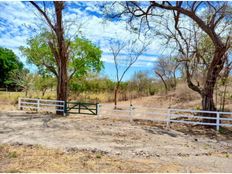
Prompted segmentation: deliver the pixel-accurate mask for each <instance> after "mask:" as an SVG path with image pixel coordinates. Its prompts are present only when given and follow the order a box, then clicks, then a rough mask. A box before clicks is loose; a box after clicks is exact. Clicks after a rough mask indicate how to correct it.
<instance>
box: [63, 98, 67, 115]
mask: <svg viewBox="0 0 232 174" xmlns="http://www.w3.org/2000/svg"><path fill="white" fill-rule="evenodd" d="M64 116H67V101H64Z"/></svg>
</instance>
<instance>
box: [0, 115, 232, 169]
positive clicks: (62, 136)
mask: <svg viewBox="0 0 232 174" xmlns="http://www.w3.org/2000/svg"><path fill="white" fill-rule="evenodd" d="M197 130H198V129H197ZM15 143H17V144H33V145H42V146H43V147H45V148H52V149H59V150H61V151H64V152H69V153H70V152H73V153H74V152H76V151H86V153H89V152H94V153H101V154H104V158H107V159H109V158H110V160H111V161H112V163H109V166H112V165H110V164H113V163H114V162H113V161H117V162H115V163H118V164H120V165H119V166H120V167H118V168H113V167H108V170H105V168H104V167H103V168H101V165H99V164H98V166H99V168H98V170H89V171H95V172H104V171H107V172H125V171H126V172H232V166H231V163H232V140H231V137H230V136H229V137H223V136H222V135H217V134H216V133H215V134H214V136H206V135H205V133H202V134H198V133H196V135H194V134H189V133H186V132H185V131H183V130H182V131H180V129H176V130H175V126H174V125H173V129H171V130H166V129H165V126H164V125H162V124H156V123H152V124H149V123H142V122H137V121H133V122H129V121H126V120H121V119H113V118H108V117H104V116H101V117H97V116H90V115H89V116H86V115H78V116H69V117H66V118H64V117H56V116H52V115H43V114H25V113H24V112H8V113H7V112H1V113H0V144H15ZM11 148H12V147H11ZM13 148H14V147H13ZM104 158H103V159H104ZM0 159H1V158H0ZM90 159H92V158H90ZM113 159H114V160H113ZM92 160H93V161H95V160H98V159H95V158H94V159H92ZM2 161H4V160H0V164H1V162H2ZM103 161H104V160H103ZM95 162H96V161H95ZM67 165H71V164H70V163H67ZM102 165H103V166H104V164H102ZM127 166H130V167H129V169H130V170H129V169H128V170H125V167H127ZM133 166H135V167H133ZM105 167H106V166H105ZM120 168H122V169H124V170H120ZM101 169H102V170H101ZM103 169H104V170H103ZM132 169H134V170H132ZM5 171H7V170H5ZM23 171H26V172H30V171H33V170H23ZM37 171H39V170H37ZM41 171H44V170H43V169H41ZM48 171H49V172H58V171H59V170H58V169H53V170H48ZM71 171H75V172H80V171H88V170H87V169H86V170H80V169H79V170H78V168H74V169H73V170H71Z"/></svg>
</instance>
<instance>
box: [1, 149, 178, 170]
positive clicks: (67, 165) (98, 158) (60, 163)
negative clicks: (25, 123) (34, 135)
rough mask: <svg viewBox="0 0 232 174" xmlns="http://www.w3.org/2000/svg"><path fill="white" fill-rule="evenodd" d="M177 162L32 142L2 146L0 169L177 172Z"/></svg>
mask: <svg viewBox="0 0 232 174" xmlns="http://www.w3.org/2000/svg"><path fill="white" fill-rule="evenodd" d="M180 169H181V166H180V165H177V164H163V165H159V164H157V163H156V162H155V161H151V160H146V159H144V160H142V159H140V160H125V159H124V160H122V159H120V158H118V157H116V156H108V155H106V154H103V153H100V152H90V151H80V150H76V149H70V150H68V151H65V152H64V151H62V150H57V149H48V148H44V147H41V146H32V145H1V146H0V172H7V173H8V172H9V173H15V172H57V173H58V172H132V173H134V172H178V171H180Z"/></svg>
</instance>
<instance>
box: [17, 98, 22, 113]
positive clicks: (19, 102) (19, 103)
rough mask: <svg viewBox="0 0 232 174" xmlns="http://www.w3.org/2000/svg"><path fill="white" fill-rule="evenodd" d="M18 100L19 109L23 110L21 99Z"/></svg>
mask: <svg viewBox="0 0 232 174" xmlns="http://www.w3.org/2000/svg"><path fill="white" fill-rule="evenodd" d="M18 100H19V101H18V109H19V110H22V108H21V98H19V99H18Z"/></svg>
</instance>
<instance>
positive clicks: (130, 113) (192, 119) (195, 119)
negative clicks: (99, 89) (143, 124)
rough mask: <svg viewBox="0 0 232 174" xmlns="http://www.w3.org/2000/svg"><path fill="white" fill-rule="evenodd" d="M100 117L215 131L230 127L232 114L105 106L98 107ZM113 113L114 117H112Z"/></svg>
mask: <svg viewBox="0 0 232 174" xmlns="http://www.w3.org/2000/svg"><path fill="white" fill-rule="evenodd" d="M100 111H101V112H100V115H104V116H107V115H108V116H116V117H120V118H125V117H126V118H128V119H130V120H131V121H133V120H149V121H157V122H166V124H167V127H169V126H170V123H184V124H192V125H206V126H215V127H216V129H217V131H219V128H220V127H223V126H225V127H231V126H232V124H231V123H232V112H217V111H203V110H188V109H172V108H170V109H162V108H146V107H134V106H131V107H129V108H121V109H113V107H110V106H107V105H100ZM114 113H115V115H114Z"/></svg>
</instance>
